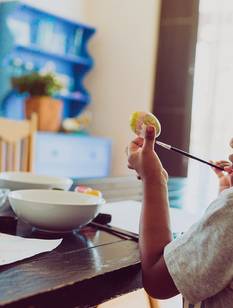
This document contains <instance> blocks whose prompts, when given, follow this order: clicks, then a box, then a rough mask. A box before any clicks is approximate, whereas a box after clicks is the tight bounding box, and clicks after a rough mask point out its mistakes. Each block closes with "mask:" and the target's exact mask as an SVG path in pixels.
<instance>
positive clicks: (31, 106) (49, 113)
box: [25, 96, 63, 132]
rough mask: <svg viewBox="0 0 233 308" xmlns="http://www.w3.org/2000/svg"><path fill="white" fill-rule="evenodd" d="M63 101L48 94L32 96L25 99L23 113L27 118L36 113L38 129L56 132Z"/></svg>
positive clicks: (58, 126)
mask: <svg viewBox="0 0 233 308" xmlns="http://www.w3.org/2000/svg"><path fill="white" fill-rule="evenodd" d="M62 108H63V102H62V101H60V100H57V99H54V98H52V97H50V96H32V97H29V98H27V99H26V101H25V115H26V118H27V119H29V118H30V117H31V114H32V113H33V112H35V113H37V117H38V127H37V128H38V130H40V131H51V132H56V131H58V130H59V129H60V125H61V117H62Z"/></svg>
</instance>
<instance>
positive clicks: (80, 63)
mask: <svg viewBox="0 0 233 308" xmlns="http://www.w3.org/2000/svg"><path fill="white" fill-rule="evenodd" d="M95 31H96V30H95V28H93V27H90V26H88V25H86V24H82V23H77V22H74V21H71V20H67V19H65V18H62V17H59V16H55V15H53V14H50V13H48V12H45V11H43V10H39V9H37V8H34V7H32V6H30V5H27V4H24V3H22V2H20V1H7V2H1V3H0V113H1V115H2V116H5V117H9V118H14V119H22V118H24V99H25V97H24V96H22V95H19V94H17V93H15V92H12V91H11V86H10V78H11V77H12V76H20V75H22V74H25V73H29V72H30V71H38V72H43V71H44V72H46V70H47V71H49V70H50V71H54V72H55V73H56V74H57V75H58V76H59V78H61V79H62V80H63V82H65V85H66V88H65V90H64V91H63V92H61V93H59V94H58V95H57V97H58V98H59V99H61V100H63V102H64V110H63V118H67V117H74V116H76V115H78V114H79V113H80V112H81V111H83V110H84V109H85V107H86V106H87V105H88V104H89V103H90V102H91V96H90V93H89V92H88V90H87V89H86V88H85V87H84V84H83V80H84V78H85V76H86V74H87V73H88V72H89V71H90V70H91V68H92V67H93V65H94V61H93V59H92V57H91V55H90V54H89V52H88V42H89V40H90V38H91V37H92V36H93V35H94V33H95ZM110 158H111V142H110V140H108V139H105V138H95V137H91V136H78V135H69V134H63V133H54V134H53V133H42V132H38V134H37V141H36V161H35V166H34V170H35V171H36V172H37V173H39V174H50V175H56V176H69V177H75V178H91V177H104V176H107V175H109V169H110Z"/></svg>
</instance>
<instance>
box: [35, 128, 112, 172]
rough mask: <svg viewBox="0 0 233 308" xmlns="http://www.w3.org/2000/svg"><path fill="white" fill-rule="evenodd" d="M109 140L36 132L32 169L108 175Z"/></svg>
mask: <svg viewBox="0 0 233 308" xmlns="http://www.w3.org/2000/svg"><path fill="white" fill-rule="evenodd" d="M110 157H111V141H110V140H109V139H107V138H97V137H90V136H78V135H75V134H63V133H58V134H53V133H42V132H41V133H37V137H36V159H35V166H34V170H35V171H36V173H38V174H50V175H54V176H68V177H72V178H97V177H105V176H107V175H109V171H110V170H109V169H110Z"/></svg>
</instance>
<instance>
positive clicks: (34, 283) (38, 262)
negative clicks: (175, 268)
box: [0, 223, 142, 308]
mask: <svg viewBox="0 0 233 308" xmlns="http://www.w3.org/2000/svg"><path fill="white" fill-rule="evenodd" d="M17 235H22V236H28V237H38V238H54V236H51V235H48V234H42V233H39V232H38V231H32V229H31V228H29V226H26V225H25V224H23V223H19V225H18V227H17ZM63 238H64V239H63V242H62V244H61V245H60V246H59V247H58V248H56V249H55V250H54V251H52V252H49V253H44V254H41V255H38V256H34V257H32V258H30V259H27V260H24V261H20V262H18V263H14V264H12V265H6V266H4V267H1V268H0V307H43V308H45V307H66V308H67V307H93V306H96V305H97V304H99V303H102V302H104V301H106V300H108V299H111V298H114V297H116V296H119V295H122V294H125V293H128V292H131V291H133V290H136V289H138V288H141V287H142V282H141V274H140V261H139V253H138V244H137V242H135V241H133V240H125V239H122V238H119V237H117V236H115V235H112V234H110V233H108V232H105V231H100V230H97V229H96V228H94V227H85V228H84V229H83V230H82V231H81V232H77V231H75V232H74V233H70V234H67V235H65V236H64V237H63Z"/></svg>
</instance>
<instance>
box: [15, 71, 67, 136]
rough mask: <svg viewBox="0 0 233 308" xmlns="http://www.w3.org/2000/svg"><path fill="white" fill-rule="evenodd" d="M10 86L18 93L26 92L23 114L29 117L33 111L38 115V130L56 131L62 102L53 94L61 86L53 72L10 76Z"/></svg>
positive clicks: (59, 122)
mask: <svg viewBox="0 0 233 308" xmlns="http://www.w3.org/2000/svg"><path fill="white" fill-rule="evenodd" d="M11 81H12V87H13V88H14V89H15V90H17V91H18V92H19V93H27V94H29V96H28V97H27V98H26V100H25V116H26V118H30V117H31V114H32V113H33V112H36V113H37V116H38V130H41V131H58V130H59V128H60V124H61V115H62V109H63V102H62V101H60V100H58V99H54V98H53V95H54V94H56V93H57V92H58V91H59V90H61V89H62V88H63V85H62V83H61V82H60V81H59V80H58V79H57V78H56V76H55V75H54V74H53V73H46V74H40V73H37V72H32V73H29V74H26V75H22V76H19V77H13V78H12V80H11Z"/></svg>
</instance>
